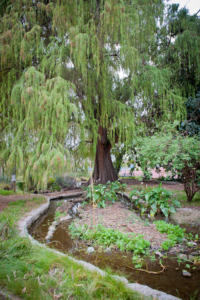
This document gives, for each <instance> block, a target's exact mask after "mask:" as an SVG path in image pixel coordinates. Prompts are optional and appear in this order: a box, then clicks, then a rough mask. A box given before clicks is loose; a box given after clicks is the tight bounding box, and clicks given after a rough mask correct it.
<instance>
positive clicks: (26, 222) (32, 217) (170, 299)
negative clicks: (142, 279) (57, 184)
mask: <svg viewBox="0 0 200 300" xmlns="http://www.w3.org/2000/svg"><path fill="white" fill-rule="evenodd" d="M82 194H84V192H76V193H70V194H62V195H58V196H52V197H46V196H43V197H45V198H46V199H47V203H45V204H42V205H41V206H40V207H39V208H36V209H34V210H32V211H31V212H30V213H28V216H27V217H23V218H22V219H20V220H19V222H18V228H19V230H20V236H21V237H28V238H29V240H30V241H31V243H32V244H36V245H40V246H42V247H45V248H46V245H43V244H41V243H39V242H38V241H36V240H35V239H34V238H33V237H32V236H31V235H30V234H29V233H28V230H27V229H28V228H29V227H30V226H31V225H32V224H33V222H35V221H36V220H37V219H38V218H39V217H40V216H41V215H43V214H44V213H45V212H46V211H47V209H48V208H49V205H50V201H51V200H53V199H58V198H64V197H65V198H69V197H74V196H80V195H82ZM47 249H48V248H47ZM49 251H53V252H54V253H56V254H59V255H61V256H67V257H68V258H69V259H71V260H72V261H73V262H75V263H77V264H78V265H81V266H83V267H84V268H85V269H87V270H89V271H91V272H96V273H98V274H100V275H101V276H105V275H106V272H105V271H103V270H101V269H99V268H98V267H95V266H94V265H92V264H90V263H87V262H85V261H83V260H77V259H75V258H72V257H70V256H69V255H66V254H64V253H62V252H60V251H58V250H54V249H49ZM111 277H112V278H114V279H115V280H116V281H120V282H122V283H124V284H125V286H126V287H127V288H129V289H131V290H133V291H136V292H139V293H140V294H142V295H144V296H147V297H149V296H153V297H156V299H158V300H180V298H177V297H175V296H172V295H169V294H166V293H165V292H161V291H158V290H155V289H152V288H150V287H148V286H146V285H142V284H139V283H129V282H128V280H127V279H126V278H125V277H121V276H118V275H112V276H111Z"/></svg>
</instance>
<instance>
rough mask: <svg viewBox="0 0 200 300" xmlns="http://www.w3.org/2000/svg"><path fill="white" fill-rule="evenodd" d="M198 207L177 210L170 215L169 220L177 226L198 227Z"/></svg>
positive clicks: (199, 211)
mask: <svg viewBox="0 0 200 300" xmlns="http://www.w3.org/2000/svg"><path fill="white" fill-rule="evenodd" d="M199 208H200V207H198V209H197V207H195V208H193V207H192V208H191V207H184V208H179V209H178V210H177V212H176V213H175V214H173V215H171V218H172V219H173V220H174V221H176V222H177V223H178V224H179V225H184V224H191V225H194V226H197V227H199V226H200V209H199Z"/></svg>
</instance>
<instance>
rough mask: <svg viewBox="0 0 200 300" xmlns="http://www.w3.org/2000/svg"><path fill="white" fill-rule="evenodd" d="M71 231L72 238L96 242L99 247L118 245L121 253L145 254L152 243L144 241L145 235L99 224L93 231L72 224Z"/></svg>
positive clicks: (86, 227) (85, 226)
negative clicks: (127, 232) (123, 231)
mask: <svg viewBox="0 0 200 300" xmlns="http://www.w3.org/2000/svg"><path fill="white" fill-rule="evenodd" d="M69 230H70V232H71V235H72V237H74V238H77V237H78V238H80V239H83V240H87V241H88V240H89V241H94V242H95V243H97V244H99V245H104V246H107V247H108V246H111V245H116V246H117V247H118V249H119V250H121V251H125V250H126V251H133V252H134V253H135V254H138V253H145V249H146V248H148V247H149V246H150V242H149V241H147V240H145V239H143V235H141V234H138V235H136V234H134V233H129V234H126V233H122V232H120V231H119V230H114V229H110V228H106V227H104V226H103V225H101V224H98V225H97V226H95V227H94V228H93V229H89V228H88V226H87V225H84V226H79V227H76V226H75V225H74V223H72V224H70V226H69Z"/></svg>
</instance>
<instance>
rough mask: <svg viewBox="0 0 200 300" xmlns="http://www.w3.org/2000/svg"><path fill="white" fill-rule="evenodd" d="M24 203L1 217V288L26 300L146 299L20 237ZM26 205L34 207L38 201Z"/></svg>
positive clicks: (112, 279)
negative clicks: (19, 225)
mask: <svg viewBox="0 0 200 300" xmlns="http://www.w3.org/2000/svg"><path fill="white" fill-rule="evenodd" d="M40 198H42V197H40ZM36 201H39V199H37V200H36ZM40 201H41V202H42V199H40ZM16 203H17V204H16ZM24 203H25V202H23V200H19V201H17V202H15V205H13V204H11V205H10V206H9V207H7V208H6V209H5V210H4V211H3V212H2V213H1V214H0V286H3V287H6V288H7V289H9V290H10V291H11V292H12V293H14V294H15V295H18V296H20V297H22V298H23V299H40V300H50V299H59V297H60V298H62V299H74V300H75V299H77V300H79V299H83V300H86V299H87V300H88V299H111V300H112V299H113V300H114V299H118V300H131V299H135V300H139V299H141V300H142V299H147V298H146V297H144V296H141V295H140V294H138V293H137V292H133V291H131V290H128V289H127V288H126V287H125V285H124V284H123V283H121V282H119V281H117V282H116V280H115V279H114V278H112V277H111V276H109V275H105V276H104V277H102V276H101V275H99V274H97V273H91V272H89V271H87V270H85V269H84V268H83V267H82V266H80V265H78V264H77V263H75V262H73V261H72V260H71V259H70V258H69V257H68V256H62V255H59V254H57V253H54V252H53V251H52V250H51V249H49V248H47V247H45V246H38V245H32V244H31V242H30V240H29V239H28V238H21V237H19V236H18V235H17V230H16V223H17V221H18V220H19V218H20V214H19V212H18V209H19V208H20V207H21V211H23V212H24V210H25V207H24ZM27 203H29V204H30V203H33V204H35V200H34V199H30V200H26V205H27ZM29 208H30V207H29ZM61 296H62V297H61Z"/></svg>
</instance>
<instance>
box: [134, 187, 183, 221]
mask: <svg viewBox="0 0 200 300" xmlns="http://www.w3.org/2000/svg"><path fill="white" fill-rule="evenodd" d="M132 196H135V197H137V199H134V202H135V204H136V206H137V207H138V208H140V210H141V214H143V213H144V212H145V211H146V210H147V209H150V215H151V216H154V215H155V214H160V213H161V212H162V213H163V214H164V215H165V217H168V215H169V214H170V213H175V212H176V208H175V207H180V206H181V205H180V202H179V201H177V200H172V201H171V203H170V204H169V203H168V201H169V199H170V197H172V196H173V193H172V192H171V191H167V190H165V189H163V188H162V183H160V184H159V186H158V187H155V188H153V189H150V188H149V191H148V192H144V191H143V190H142V191H138V190H137V189H134V190H132V191H131V193H130V195H129V197H130V198H131V199H132ZM141 200H142V201H141Z"/></svg>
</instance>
